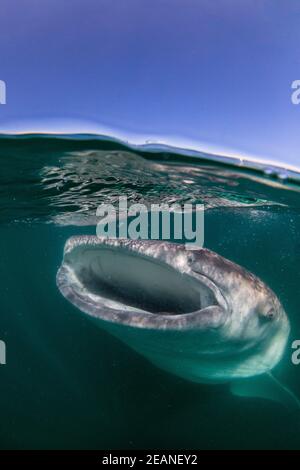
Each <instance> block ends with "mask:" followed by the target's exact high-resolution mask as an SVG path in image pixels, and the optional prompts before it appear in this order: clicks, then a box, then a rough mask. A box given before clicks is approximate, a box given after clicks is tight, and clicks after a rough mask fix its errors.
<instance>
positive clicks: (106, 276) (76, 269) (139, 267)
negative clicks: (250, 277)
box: [67, 243, 217, 315]
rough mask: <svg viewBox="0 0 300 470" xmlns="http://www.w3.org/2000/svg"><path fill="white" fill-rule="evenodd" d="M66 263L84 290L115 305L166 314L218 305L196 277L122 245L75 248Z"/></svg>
mask: <svg viewBox="0 0 300 470" xmlns="http://www.w3.org/2000/svg"><path fill="white" fill-rule="evenodd" d="M72 255H74V256H72ZM67 262H69V264H70V265H72V270H73V274H74V275H75V276H76V278H77V280H78V282H79V283H80V284H81V285H82V288H83V289H85V290H86V291H87V292H89V294H91V295H94V296H97V297H99V298H101V299H102V298H103V299H107V300H110V301H111V302H112V303H115V305H119V306H126V307H127V308H133V309H139V310H142V311H145V312H149V313H154V314H168V315H180V314H186V313H191V312H195V311H199V310H201V309H204V308H206V307H208V306H211V305H217V300H216V298H215V295H214V292H213V291H212V290H211V289H210V288H209V287H208V286H207V285H205V284H203V283H201V282H199V279H195V278H194V277H193V276H190V275H189V274H188V273H186V272H181V271H179V270H176V269H174V268H173V267H172V266H170V265H168V264H166V263H164V262H161V261H160V259H158V258H154V257H151V256H149V255H144V254H141V253H139V252H137V251H133V250H131V251H129V250H128V249H126V248H124V247H122V246H118V245H114V246H111V245H107V244H101V243H99V244H98V245H94V246H85V247H82V248H80V247H78V249H77V250H76V252H72V253H70V257H69V260H67Z"/></svg>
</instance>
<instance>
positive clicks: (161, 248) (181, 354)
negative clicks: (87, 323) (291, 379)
mask: <svg viewBox="0 0 300 470" xmlns="http://www.w3.org/2000/svg"><path fill="white" fill-rule="evenodd" d="M57 286H58V288H59V289H60V291H61V293H62V294H63V295H64V296H65V297H66V298H67V299H68V300H69V301H70V302H71V303H72V304H73V305H75V306H76V307H78V308H79V309H80V310H81V311H83V312H85V313H87V314H88V315H90V316H91V317H92V318H93V319H94V320H95V321H96V322H97V323H98V325H99V326H101V327H103V328H105V329H106V330H108V331H109V332H111V333H112V334H114V335H115V336H117V337H118V338H120V339H121V340H122V341H124V342H125V343H127V344H128V345H129V346H130V347H132V348H133V349H134V350H136V351H137V352H139V353H140V354H142V355H143V356H144V357H146V358H147V359H148V360H150V361H151V362H152V363H154V364H156V365H157V366H158V367H160V368H162V369H165V370H167V371H169V372H171V373H173V374H176V375H178V376H180V377H183V378H185V379H188V380H191V381H195V382H200V383H226V382H232V381H235V383H237V382H236V381H238V380H240V379H249V378H251V377H255V376H261V375H263V374H269V373H270V371H271V370H272V369H273V368H274V367H275V366H276V364H277V363H278V362H279V361H280V359H281V358H282V355H283V352H284V350H285V347H286V343H287V339H288V335H289V331H290V326H289V321H288V318H287V315H286V313H285V311H284V309H283V307H282V305H281V303H280V301H279V300H278V298H277V297H276V295H275V293H274V292H273V291H272V290H271V289H270V288H269V287H268V286H267V285H266V284H265V283H263V282H262V281H261V280H260V279H259V278H258V277H256V276H255V275H253V274H252V273H250V272H248V271H246V270H245V269H244V268H242V267H241V266H239V265H237V264H235V263H233V262H231V261H229V260H227V259H225V258H223V257H222V256H220V255H218V254H217V253H214V252H212V251H210V250H207V249H199V250H187V249H186V248H185V246H184V245H181V244H175V243H169V242H164V241H148V240H147V241H146V240H145V241H143V240H127V239H107V238H98V237H93V236H79V237H73V238H71V239H69V240H68V241H67V243H66V246H65V250H64V258H63V263H62V265H61V267H60V269H59V271H58V273H57ZM235 390H237V393H238V394H239V395H246V393H245V390H243V391H242V393H241V392H240V390H238V387H235ZM254 394H255V393H253V387H252V391H251V395H254ZM261 395H262V394H261Z"/></svg>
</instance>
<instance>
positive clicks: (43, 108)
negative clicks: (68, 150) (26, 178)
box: [0, 0, 300, 166]
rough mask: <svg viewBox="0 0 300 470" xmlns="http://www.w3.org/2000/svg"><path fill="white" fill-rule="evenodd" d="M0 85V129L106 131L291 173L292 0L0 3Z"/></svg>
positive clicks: (297, 68)
mask: <svg viewBox="0 0 300 470" xmlns="http://www.w3.org/2000/svg"><path fill="white" fill-rule="evenodd" d="M0 79H1V80H5V82H6V85H7V104H6V105H1V106H0V130H1V131H5V130H13V129H16V130H18V131H20V130H33V131H34V130H51V131H60V132H63V131H72V130H74V131H79V130H82V131H86V130H91V131H99V132H101V130H102V129H106V128H109V129H115V132H116V134H118V132H121V133H122V132H123V135H127V134H128V135H140V136H142V137H141V138H142V139H154V138H160V136H162V137H165V138H166V140H168V141H169V142H174V143H180V142H181V141H182V142H189V141H191V142H192V141H193V142H198V143H199V146H200V147H201V145H203V146H204V147H205V145H206V144H210V146H211V148H217V149H220V150H221V151H222V150H223V149H224V151H226V150H228V149H233V150H236V151H237V152H241V153H242V154H250V155H258V156H262V157H266V158H272V159H276V160H280V161H284V162H286V163H292V164H295V165H298V166H300V152H299V148H300V105H298V106H296V105H293V104H292V102H291V93H292V90H291V83H292V82H293V81H294V80H296V79H300V2H299V1H298V0H289V1H288V2H287V1H285V0H276V1H273V0H260V1H257V0H243V1H241V0H218V1H217V0H216V1H213V0H43V1H40V0H1V10H0ZM161 140H163V139H161Z"/></svg>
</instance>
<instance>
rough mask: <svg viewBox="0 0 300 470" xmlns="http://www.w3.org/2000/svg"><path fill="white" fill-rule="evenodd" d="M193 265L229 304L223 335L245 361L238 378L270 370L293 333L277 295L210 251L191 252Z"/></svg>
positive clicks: (244, 271) (233, 264)
mask: <svg viewBox="0 0 300 470" xmlns="http://www.w3.org/2000/svg"><path fill="white" fill-rule="evenodd" d="M190 265H191V267H192V269H193V271H194V272H196V273H198V274H199V275H201V276H204V277H207V278H208V279H210V280H211V281H212V283H214V285H215V286H216V287H217V288H218V289H219V290H220V292H221V293H222V295H223V297H224V299H225V301H226V310H227V312H228V315H227V318H226V322H225V324H224V325H223V326H222V332H223V335H224V338H226V337H227V338H228V340H229V341H230V342H231V344H232V346H233V345H234V344H235V346H236V348H237V349H238V350H239V354H240V357H241V359H243V361H241V367H240V369H239V374H240V375H241V376H243V375H245V376H248V375H251V370H252V369H253V374H252V375H256V374H258V373H264V372H267V371H269V370H271V369H272V368H273V367H274V366H275V365H276V364H277V363H278V362H279V360H280V359H281V357H282V355H283V352H284V350H285V347H286V343H287V339H288V335H289V332H290V325H289V320H288V318H287V315H286V313H285V311H284V309H283V306H282V304H281V302H280V301H279V299H278V297H277V296H276V295H275V293H274V292H273V291H272V290H271V289H270V288H269V287H268V286H267V285H266V284H265V283H264V282H262V281H261V280H260V279H259V278H258V277H257V276H255V275H254V274H252V273H250V272H249V271H247V270H245V269H244V268H242V267H241V266H239V265H237V264H235V263H233V262H231V261H229V260H227V259H225V258H223V257H222V256H220V255H218V254H217V253H214V252H212V251H209V250H199V251H195V252H192V253H191V254H190ZM247 355H248V356H249V357H248V359H246V357H247ZM254 372H255V374H254Z"/></svg>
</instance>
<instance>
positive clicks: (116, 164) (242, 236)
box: [0, 136, 300, 449]
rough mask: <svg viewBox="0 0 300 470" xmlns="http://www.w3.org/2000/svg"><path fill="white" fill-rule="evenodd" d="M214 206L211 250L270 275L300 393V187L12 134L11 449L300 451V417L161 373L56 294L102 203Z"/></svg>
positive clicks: (6, 156)
mask: <svg viewBox="0 0 300 470" xmlns="http://www.w3.org/2000/svg"><path fill="white" fill-rule="evenodd" d="M120 195H123V196H124V195H126V196H127V197H128V200H129V201H131V202H144V203H147V204H150V203H154V202H156V203H161V202H166V203H169V204H171V203H174V202H178V203H180V204H182V203H184V202H193V203H203V204H204V206H205V209H206V210H205V247H207V248H210V249H212V250H214V251H216V252H218V253H219V254H221V255H223V256H225V257H227V258H229V259H231V260H233V261H235V262H237V263H239V264H241V265H242V266H244V267H245V268H247V269H249V270H250V271H252V272H253V273H255V274H256V275H258V276H259V277H261V278H262V279H263V280H264V281H265V282H266V283H267V284H268V285H269V286H270V287H271V288H272V289H273V290H274V291H275V293H276V294H277V296H278V297H279V298H280V300H281V302H282V304H283V306H284V308H285V310H286V312H287V314H288V317H289V320H290V323H291V334H290V338H289V341H288V345H287V347H286V351H285V355H284V357H283V359H282V360H281V362H280V363H279V364H278V366H277V367H276V369H275V370H274V375H275V376H276V378H277V379H278V380H280V382H281V383H283V384H284V385H285V386H287V387H288V388H289V389H290V390H292V391H293V393H294V394H295V395H297V396H298V397H300V365H299V366H296V365H294V364H293V363H292V361H291V355H292V348H291V344H292V342H293V340H295V339H300V315H299V311H300V289H299V285H300V269H299V265H300V239H299V234H300V212H299V208H300V187H299V186H298V185H297V183H295V182H291V181H288V180H283V179H278V178H276V177H274V176H272V175H271V176H267V175H265V174H263V173H262V172H258V171H250V170H246V169H245V168H240V167H234V166H228V165H227V166H226V165H224V164H221V163H213V162H211V161H208V160H206V159H200V158H199V159H195V158H189V157H187V156H184V155H180V154H172V153H171V152H168V151H167V150H166V149H162V150H161V151H160V152H159V151H158V150H157V151H156V152H154V153H152V152H147V150H145V149H144V150H141V149H140V150H139V149H135V150H133V149H130V148H127V147H126V146H124V145H122V144H120V143H118V142H114V141H105V140H104V139H99V140H96V139H93V138H89V139H79V138H77V139H67V138H60V139H57V138H54V137H46V136H44V137H34V136H28V137H27V138H22V137H11V138H8V137H2V138H1V139H0V202H1V204H0V224H1V225H0V227H1V228H0V229H1V236H0V253H1V257H0V291H1V297H0V302H1V303H0V305H1V310H0V311H1V316H0V339H1V340H3V341H5V343H6V354H7V358H6V360H7V363H6V365H1V366H0V380H1V387H0V416H1V420H0V423H1V425H0V447H1V448H3V449H41V448H44V449H46V448H50V449H75V448H78V449H117V448H122V449H139V448H144V449H155V448H156V449H164V448H168V449H180V448H187V449H249V448H250V449H251V448H267V449H278V448H287V449H289V448H299V447H300V411H299V413H297V412H290V411H289V410H287V409H285V408H284V407H283V406H282V405H281V404H279V403H276V402H272V401H269V400H265V399H262V398H242V397H240V398H239V397H236V396H233V395H232V394H231V393H230V390H229V387H228V386H227V385H219V386H208V385H201V384H195V383H192V382H188V381H185V380H182V379H180V378H178V377H175V376H173V375H171V374H168V373H166V372H163V371H162V370H159V369H158V368H156V367H155V366H153V365H151V364H150V363H149V362H147V361H146V360H145V359H144V358H143V357H141V356H139V355H138V354H137V353H135V352H134V351H132V350H131V349H129V348H128V347H127V346H126V345H125V344H122V343H121V342H120V341H118V340H117V339H115V338H114V337H112V336H110V335H109V334H108V333H107V332H105V331H103V330H102V329H100V328H98V327H97V326H95V324H94V323H93V322H91V321H90V319H89V318H88V317H87V316H86V315H85V314H83V313H81V312H80V311H79V310H77V309H76V308H75V307H74V306H72V305H71V304H70V303H69V302H67V301H66V300H65V299H64V298H63V297H62V295H61V294H60V292H59V291H58V289H57V286H56V280H55V278H56V273H57V270H58V268H59V266H60V264H61V261H62V254H63V247H64V244H65V242H66V240H67V239H68V238H69V237H70V236H72V235H79V234H90V235H94V234H95V231H96V227H95V223H96V221H97V218H96V217H95V214H96V208H97V206H98V205H99V204H100V203H102V202H106V203H108V202H111V203H115V202H116V201H117V200H118V197H119V196H120Z"/></svg>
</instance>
